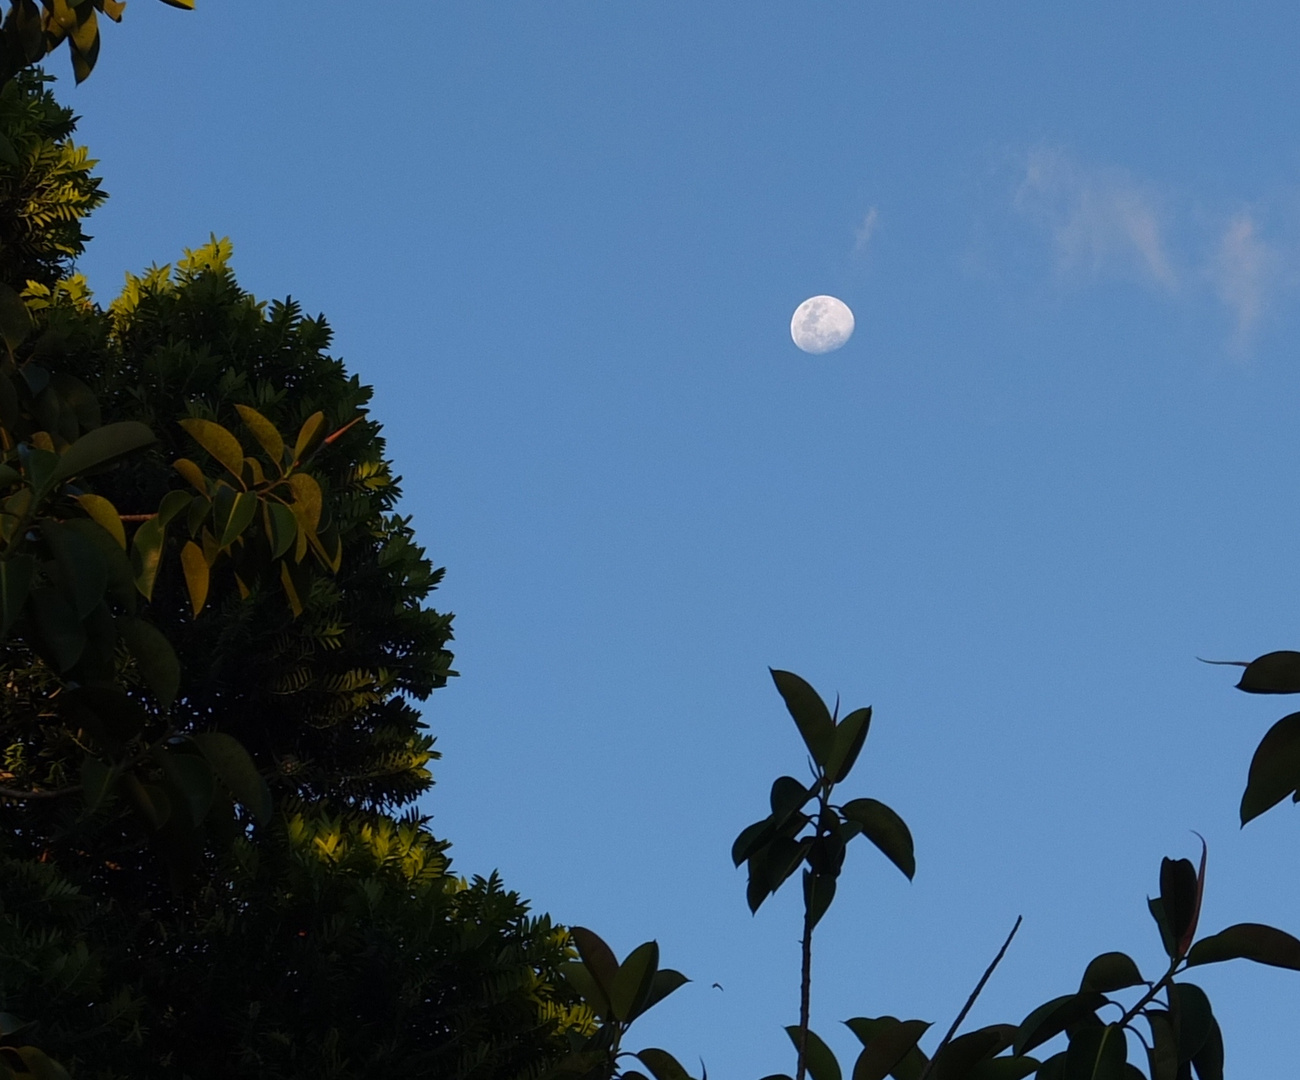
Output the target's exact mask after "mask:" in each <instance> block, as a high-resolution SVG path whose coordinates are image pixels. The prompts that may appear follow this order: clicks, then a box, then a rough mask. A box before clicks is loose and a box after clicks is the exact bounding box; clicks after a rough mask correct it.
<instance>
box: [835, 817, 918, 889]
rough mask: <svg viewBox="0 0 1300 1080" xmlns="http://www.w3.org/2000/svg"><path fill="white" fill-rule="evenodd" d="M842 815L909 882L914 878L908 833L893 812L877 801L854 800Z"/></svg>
mask: <svg viewBox="0 0 1300 1080" xmlns="http://www.w3.org/2000/svg"><path fill="white" fill-rule="evenodd" d="M841 812H842V813H843V815H844V817H845V818H847V819H849V820H850V821H855V822H857V824H858V825H860V826H861V827H862V835H863V836H865V837H866V838H867V839H868V840H870V841H871V842H872V843H873V844H875V845H876V847H878V848H879V849H880V850H881V851H882V852H883V853H884V854H885V856H886V858H888V859H889V861H890V862H892V863H893V864H894V865H895V866H897V867H898V868H899V869H900V870H901V871H902V872H903V873H904V874H906V875H907V878H908V880H909V881H910V880H911V879H912V878H913V877H914V876H915V875H916V855H915V853H914V851H913V848H912V833H911V830H909V829H908V827H907V824H906V823H905V822H904V821H903V819H902V818H901V817H899V816H898V815H897V814H896V813H894V811H893V810H891V809H890V808H889V807H888V806H886V805H885V804H884V803H882V802H880V801H879V800H877V799H853V800H852V801H850V802H847V803H845V804H844V806H843V807H842V808H841Z"/></svg>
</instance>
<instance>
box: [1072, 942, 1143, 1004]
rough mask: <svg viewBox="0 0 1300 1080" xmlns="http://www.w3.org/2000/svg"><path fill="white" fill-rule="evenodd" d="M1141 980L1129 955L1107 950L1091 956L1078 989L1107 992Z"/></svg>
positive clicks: (1135, 983) (1140, 975)
mask: <svg viewBox="0 0 1300 1080" xmlns="http://www.w3.org/2000/svg"><path fill="white" fill-rule="evenodd" d="M1142 981H1143V980H1142V972H1141V971H1139V970H1138V966H1137V964H1135V963H1134V962H1133V959H1132V958H1131V957H1130V956H1128V955H1127V954H1126V953H1122V952H1108V953H1102V954H1101V955H1100V956H1098V957H1095V958H1093V960H1092V961H1091V962H1090V963H1089V964H1088V967H1087V970H1085V971H1084V973H1083V981H1082V982H1081V983H1080V984H1079V990H1080V991H1088V990H1096V991H1099V992H1100V993H1103V994H1109V993H1111V992H1112V991H1114V990H1123V989H1125V988H1126V987H1129V986H1137V985H1138V984H1140V983H1141V982H1142Z"/></svg>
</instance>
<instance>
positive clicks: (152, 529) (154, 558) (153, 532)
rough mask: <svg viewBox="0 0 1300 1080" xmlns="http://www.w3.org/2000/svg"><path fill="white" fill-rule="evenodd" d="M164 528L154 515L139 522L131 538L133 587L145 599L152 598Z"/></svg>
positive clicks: (164, 533)
mask: <svg viewBox="0 0 1300 1080" xmlns="http://www.w3.org/2000/svg"><path fill="white" fill-rule="evenodd" d="M165 539H166V530H165V528H164V527H163V524H162V522H160V521H159V520H158V519H157V518H156V517H152V518H150V519H149V520H148V521H144V522H141V524H140V527H139V528H138V529H136V530H135V536H133V537H132V538H131V569H132V571H133V572H134V574H135V587H136V588H137V589H138V590H139V591H140V595H141V596H143V597H144V598H145V599H146V600H149V599H152V598H153V586H154V582H155V581H157V580H158V566H159V564H160V563H161V562H162V550H163V541H164V540H165Z"/></svg>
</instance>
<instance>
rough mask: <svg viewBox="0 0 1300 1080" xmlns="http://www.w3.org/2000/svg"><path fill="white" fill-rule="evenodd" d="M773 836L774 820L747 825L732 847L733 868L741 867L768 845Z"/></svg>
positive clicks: (767, 818) (766, 818)
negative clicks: (756, 852)
mask: <svg viewBox="0 0 1300 1080" xmlns="http://www.w3.org/2000/svg"><path fill="white" fill-rule="evenodd" d="M771 836H772V819H771V818H770V817H765V818H763V820H762V821H756V822H754V824H752V825H746V826H745V828H743V829H742V830H741V831H740V835H739V836H737V837H736V841H735V843H733V844H732V845H731V862H732V865H733V866H739V865H740V864H741V863H743V862H744V861H745V860H746V859H748V858H749V857H750V856H751V855H752V854H754V852H755V851H757V850H758V849H759V848H760V847H762V846H763V845H764V844H766V843H767V841H768V840H769V839H771Z"/></svg>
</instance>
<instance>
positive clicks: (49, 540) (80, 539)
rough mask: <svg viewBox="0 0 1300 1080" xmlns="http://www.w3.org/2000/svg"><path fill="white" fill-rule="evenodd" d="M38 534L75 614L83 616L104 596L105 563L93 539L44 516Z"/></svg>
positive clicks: (106, 582)
mask: <svg viewBox="0 0 1300 1080" xmlns="http://www.w3.org/2000/svg"><path fill="white" fill-rule="evenodd" d="M41 536H42V537H43V538H44V540H45V543H46V544H47V545H48V547H49V549H50V552H51V553H52V554H53V555H54V561H55V563H56V564H57V565H58V568H59V577H60V578H61V579H62V585H63V595H64V596H65V597H66V598H67V599H68V600H70V601H71V602H72V608H73V610H74V611H75V612H76V613H77V618H78V619H84V618H85V617H86V616H87V615H89V614H90V613H91V612H92V611H93V610H94V609H95V607H96V606H97V605H98V604H99V601H100V600H101V599H103V596H104V590H105V589H106V588H108V567H107V566H106V565H105V563H104V560H103V559H101V558H100V555H99V551H98V549H97V548H96V547H95V545H94V543H92V542H91V541H90V540H89V539H87V538H86V537H85V536H83V535H82V533H81V532H80V531H78V530H77V529H74V528H72V527H71V526H70V525H67V524H64V523H63V522H59V521H55V520H53V519H52V518H44V519H42V521H41Z"/></svg>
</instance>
